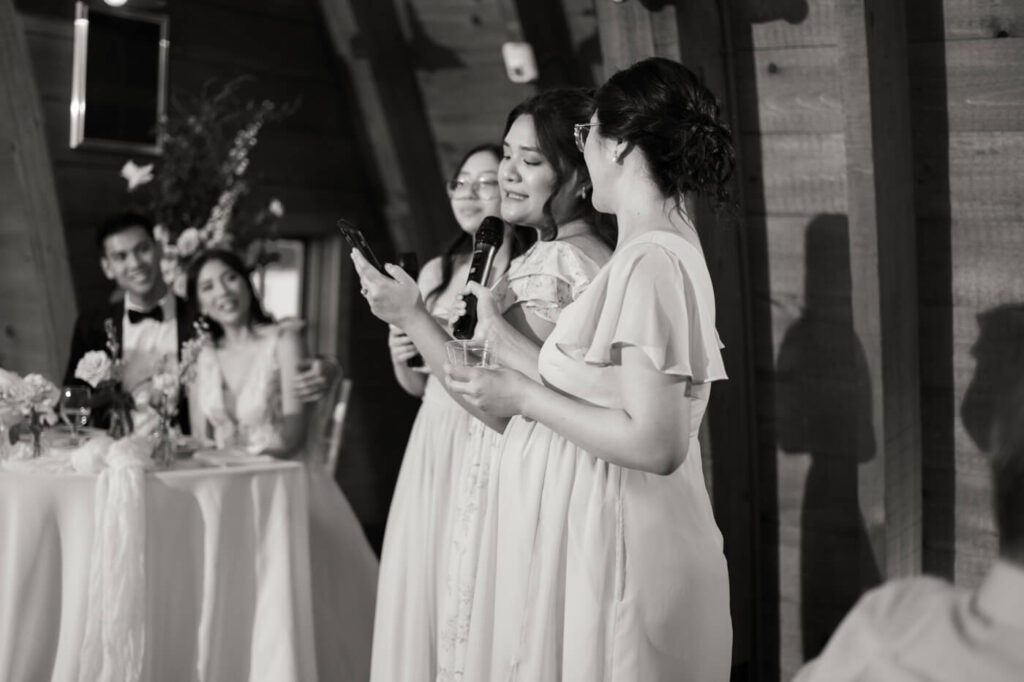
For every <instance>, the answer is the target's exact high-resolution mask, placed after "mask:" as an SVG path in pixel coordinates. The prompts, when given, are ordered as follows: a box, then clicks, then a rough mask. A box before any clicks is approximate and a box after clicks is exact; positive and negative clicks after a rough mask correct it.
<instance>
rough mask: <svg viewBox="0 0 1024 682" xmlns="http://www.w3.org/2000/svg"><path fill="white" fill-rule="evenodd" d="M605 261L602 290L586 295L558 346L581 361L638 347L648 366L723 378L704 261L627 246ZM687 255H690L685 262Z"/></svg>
mask: <svg viewBox="0 0 1024 682" xmlns="http://www.w3.org/2000/svg"><path fill="white" fill-rule="evenodd" d="M622 256H623V257H620V258H616V259H613V261H612V263H611V264H610V265H609V268H610V270H609V272H608V281H607V287H606V289H605V290H604V291H603V292H602V293H603V295H602V296H593V297H589V298H588V303H589V304H590V305H592V306H593V309H592V310H591V311H590V312H589V319H590V320H592V321H593V324H588V325H581V326H580V331H579V333H578V335H576V336H575V338H572V337H569V338H563V339H562V340H561V341H560V342H559V343H558V347H559V348H560V349H561V350H562V351H563V352H565V353H567V354H568V355H570V356H573V357H576V358H578V359H581V360H582V361H583V362H586V363H588V364H593V365H598V366H606V365H611V364H614V362H613V354H614V351H615V350H617V349H621V348H623V347H626V346H632V347H635V348H639V349H640V350H642V351H643V352H644V354H645V355H646V356H647V357H648V358H649V359H650V361H651V363H652V364H653V365H654V367H655V369H657V370H658V371H659V372H662V373H665V374H675V375H679V376H683V377H687V378H689V379H690V380H691V381H692V382H693V383H695V384H703V383H707V382H710V381H717V380H720V379H726V378H727V375H726V372H725V366H724V364H723V362H722V354H721V348H722V347H723V346H722V343H721V341H720V340H719V338H718V332H717V331H716V330H715V299H714V290H713V289H712V287H711V279H710V276H709V275H708V274H707V268H706V267H705V266H704V265H703V261H702V260H701V261H697V259H696V258H694V259H684V258H683V257H682V256H680V254H679V253H677V252H676V251H675V250H674V249H670V248H666V247H664V246H662V245H659V244H654V243H647V244H642V245H638V246H634V247H633V248H631V249H630V251H629V252H628V253H624V254H622ZM688 260H693V261H694V262H688Z"/></svg>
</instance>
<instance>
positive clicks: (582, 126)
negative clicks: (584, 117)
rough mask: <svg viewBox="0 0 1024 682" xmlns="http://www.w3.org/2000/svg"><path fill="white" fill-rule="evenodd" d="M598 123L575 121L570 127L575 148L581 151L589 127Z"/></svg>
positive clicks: (585, 141) (585, 142)
mask: <svg viewBox="0 0 1024 682" xmlns="http://www.w3.org/2000/svg"><path fill="white" fill-rule="evenodd" d="M596 125H600V124H598V123H576V124H574V125H573V127H572V134H573V137H575V138H576V149H579V150H580V151H581V152H582V151H583V148H584V147H585V146H586V145H587V135H589V134H590V128H591V127H592V126H596Z"/></svg>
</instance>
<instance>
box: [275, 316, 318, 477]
mask: <svg viewBox="0 0 1024 682" xmlns="http://www.w3.org/2000/svg"><path fill="white" fill-rule="evenodd" d="M278 333H279V334H280V335H281V336H280V338H279V339H278V341H277V366H278V367H279V368H280V372H281V415H282V428H281V446H280V448H274V449H268V450H266V451H265V452H266V454H269V455H274V456H275V457H288V456H291V455H293V454H295V452H296V451H298V450H299V449H300V448H301V447H302V445H303V444H304V443H305V441H306V431H307V422H308V421H309V419H308V417H309V410H308V409H307V404H306V403H303V402H302V401H301V400H299V398H298V393H297V391H296V390H295V378H296V375H297V374H298V370H299V361H300V360H302V359H303V358H304V357H305V355H306V353H305V349H304V347H303V345H304V344H303V342H302V335H301V330H300V329H299V328H298V327H293V328H288V327H286V328H284V329H282V330H280V331H279V332H278Z"/></svg>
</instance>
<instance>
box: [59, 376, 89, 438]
mask: <svg viewBox="0 0 1024 682" xmlns="http://www.w3.org/2000/svg"><path fill="white" fill-rule="evenodd" d="M91 414H92V390H91V389H90V388H89V387H88V386H65V387H64V388H63V389H61V393H60V416H61V419H63V420H64V422H65V423H66V424H67V425H68V426H70V427H71V443H70V445H71V446H72V447H77V446H78V429H80V428H81V427H83V426H86V425H88V424H89V416H90V415H91Z"/></svg>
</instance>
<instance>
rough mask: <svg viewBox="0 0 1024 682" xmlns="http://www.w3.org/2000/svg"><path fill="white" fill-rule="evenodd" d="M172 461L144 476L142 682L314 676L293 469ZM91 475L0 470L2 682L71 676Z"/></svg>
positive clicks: (301, 481) (86, 560) (299, 498)
mask: <svg viewBox="0 0 1024 682" xmlns="http://www.w3.org/2000/svg"><path fill="white" fill-rule="evenodd" d="M178 467H180V468H178ZM178 467H175V468H171V469H169V470H164V471H157V472H153V471H147V472H146V473H145V483H144V489H145V495H144V498H145V514H146V520H145V526H144V527H145V571H144V575H145V580H144V584H145V587H144V592H145V647H144V654H143V669H142V677H141V679H143V680H152V681H154V682H157V681H163V680H167V681H168V682H170V681H173V682H184V681H188V680H209V681H211V682H230V681H232V680H253V681H257V680H266V681H267V682H271V681H273V682H288V681H290V680H296V681H304V680H313V679H315V677H316V672H315V669H316V667H315V651H314V639H313V622H312V615H311V589H310V566H309V539H308V538H309V535H308V533H309V530H308V509H307V487H306V486H307V479H306V472H305V470H304V467H303V465H302V464H300V463H296V462H283V461H271V462H266V463H258V464H247V465H236V466H199V465H198V464H181V465H178ZM97 480H98V477H97V476H96V475H93V474H80V473H74V472H72V471H68V470H62V471H56V472H54V471H21V470H18V471H11V470H8V469H4V468H0V680H3V681H4V682H41V681H43V680H54V681H65V680H67V681H77V680H79V668H80V664H81V660H80V659H81V657H82V643H83V638H84V637H85V631H86V626H87V621H88V620H89V619H90V618H93V619H94V618H95V615H94V612H91V611H90V609H89V599H88V594H89V573H90V560H91V556H92V552H93V545H94V513H95V507H96V505H97V503H96V499H97V493H96V490H97ZM140 574H141V572H140ZM90 614H92V615H90Z"/></svg>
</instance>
